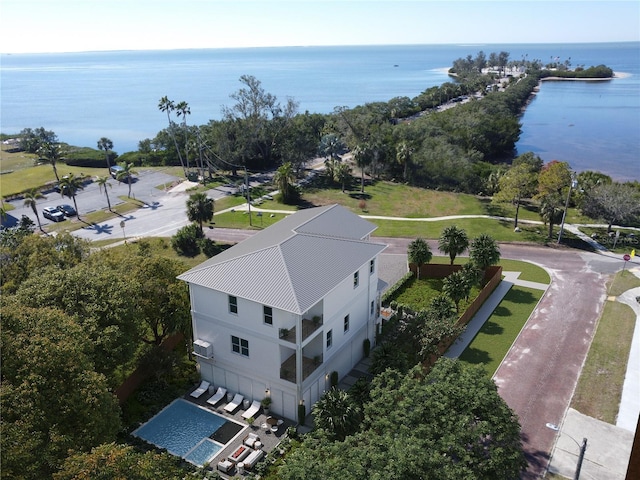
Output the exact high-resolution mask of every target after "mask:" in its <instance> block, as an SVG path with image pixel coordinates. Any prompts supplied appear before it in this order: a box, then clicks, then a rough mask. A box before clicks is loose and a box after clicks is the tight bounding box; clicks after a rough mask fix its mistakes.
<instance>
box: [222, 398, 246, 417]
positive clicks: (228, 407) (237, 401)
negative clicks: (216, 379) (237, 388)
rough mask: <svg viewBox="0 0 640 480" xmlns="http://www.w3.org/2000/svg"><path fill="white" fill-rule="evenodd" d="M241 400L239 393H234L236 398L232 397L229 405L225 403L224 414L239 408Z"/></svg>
mask: <svg viewBox="0 0 640 480" xmlns="http://www.w3.org/2000/svg"><path fill="white" fill-rule="evenodd" d="M243 398H244V397H243V396H242V395H240V394H239V393H236V396H235V397H233V400H231V401H230V402H229V403H227V404H226V405H225V406H224V410H225V412H229V413H233V412H234V411H235V410H236V408H238V407H239V406H240V404H241V403H242V399H243Z"/></svg>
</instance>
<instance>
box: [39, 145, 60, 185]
mask: <svg viewBox="0 0 640 480" xmlns="http://www.w3.org/2000/svg"><path fill="white" fill-rule="evenodd" d="M38 154H39V155H41V156H42V157H44V158H45V159H46V160H47V161H48V162H49V163H50V164H51V166H52V167H53V174H54V175H55V176H56V181H57V182H58V183H60V177H59V176H58V169H57V167H56V163H58V160H60V157H61V156H62V151H61V149H60V145H58V144H57V143H51V142H45V143H43V144H42V146H41V147H40V148H39V149H38Z"/></svg>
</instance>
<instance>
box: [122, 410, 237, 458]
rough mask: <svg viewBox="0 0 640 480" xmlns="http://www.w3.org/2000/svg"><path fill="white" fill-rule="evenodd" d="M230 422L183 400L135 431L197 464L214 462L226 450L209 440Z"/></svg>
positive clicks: (134, 433)
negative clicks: (217, 455)
mask: <svg viewBox="0 0 640 480" xmlns="http://www.w3.org/2000/svg"><path fill="white" fill-rule="evenodd" d="M227 421H228V420H227V419H225V418H223V417H221V416H220V415H217V414H215V413H213V412H210V411H209V410H207V409H205V408H202V407H199V406H198V405H195V404H193V403H191V402H188V401H186V400H183V399H181V398H180V399H177V400H174V401H173V402H172V403H170V404H169V405H167V406H166V407H165V408H164V409H163V410H162V411H161V412H160V413H158V414H157V415H156V416H155V417H153V418H152V419H151V420H149V421H148V422H147V423H145V424H144V425H142V426H141V427H139V428H138V429H136V430H135V431H134V432H133V435H135V436H136V437H139V438H142V439H143V440H146V441H147V442H149V443H153V444H154V445H156V446H157V447H160V448H165V449H167V451H168V452H169V453H171V454H173V455H176V456H178V457H182V458H184V459H185V460H187V461H188V462H190V463H193V464H194V465H198V466H202V465H204V464H206V463H208V462H210V461H211V459H212V458H213V457H215V456H216V454H217V453H218V452H219V451H220V450H221V449H222V448H223V447H224V445H222V444H220V443H218V442H215V441H213V440H211V439H210V438H209V436H210V435H212V434H213V433H214V432H215V431H216V430H218V429H219V428H220V427H221V426H222V425H224V424H225V423H227Z"/></svg>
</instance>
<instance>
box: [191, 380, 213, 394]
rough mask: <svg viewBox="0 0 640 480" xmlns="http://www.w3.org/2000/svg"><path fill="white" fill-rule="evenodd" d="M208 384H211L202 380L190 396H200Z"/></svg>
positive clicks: (207, 387)
mask: <svg viewBox="0 0 640 480" xmlns="http://www.w3.org/2000/svg"><path fill="white" fill-rule="evenodd" d="M209 385H211V384H210V383H209V382H207V381H206V380H202V382H200V386H199V387H198V388H196V389H195V390H194V391H193V392H191V396H192V397H193V398H200V396H202V394H203V393H204V392H206V391H207V390H208V389H209Z"/></svg>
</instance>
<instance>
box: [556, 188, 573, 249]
mask: <svg viewBox="0 0 640 480" xmlns="http://www.w3.org/2000/svg"><path fill="white" fill-rule="evenodd" d="M577 186H578V182H577V181H576V179H575V177H574V176H573V175H571V183H570V184H569V192H568V193H567V201H566V202H565V204H564V212H562V224H561V225H560V233H559V234H558V245H560V242H561V241H562V233H563V232H564V219H565V218H566V217H567V210H568V209H569V199H570V198H571V190H572V189H573V188H576V187H577Z"/></svg>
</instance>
